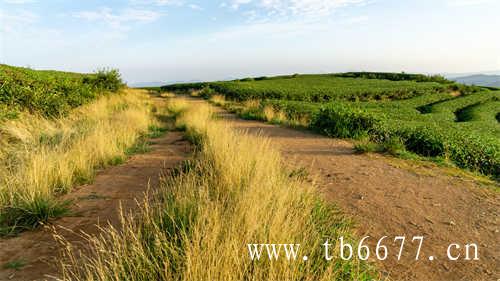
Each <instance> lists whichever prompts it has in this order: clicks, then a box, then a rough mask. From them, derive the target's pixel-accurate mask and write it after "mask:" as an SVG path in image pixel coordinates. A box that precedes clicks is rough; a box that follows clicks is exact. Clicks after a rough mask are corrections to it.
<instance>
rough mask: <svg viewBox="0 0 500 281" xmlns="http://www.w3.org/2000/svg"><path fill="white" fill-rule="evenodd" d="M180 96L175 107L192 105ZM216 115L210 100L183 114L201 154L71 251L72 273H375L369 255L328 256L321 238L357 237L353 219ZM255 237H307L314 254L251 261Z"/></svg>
mask: <svg viewBox="0 0 500 281" xmlns="http://www.w3.org/2000/svg"><path fill="white" fill-rule="evenodd" d="M176 103H177V101H174V102H171V103H170V106H171V107H172V108H173V112H177V110H178V108H182V107H184V105H185V101H180V102H179V104H176ZM211 116H212V110H211V108H210V107H208V106H207V105H203V104H200V105H198V104H197V105H196V106H192V107H190V108H189V109H188V110H187V111H186V112H184V113H183V114H181V115H180V116H179V118H178V120H177V125H178V126H179V127H183V128H186V130H187V132H186V133H187V135H188V136H191V137H192V138H195V139H197V140H198V141H199V142H198V143H199V151H198V153H197V157H195V159H194V160H192V161H190V162H189V163H186V164H185V165H184V166H183V167H181V168H180V169H179V170H178V171H177V172H176V173H173V174H171V175H169V176H167V177H166V178H165V179H164V180H163V182H162V185H161V190H159V192H158V194H156V195H154V196H153V197H152V199H150V200H148V201H145V202H143V205H141V209H142V210H143V211H142V212H141V213H140V214H139V215H138V216H136V217H135V218H131V216H123V230H122V231H117V230H114V229H108V230H106V231H105V233H104V234H103V235H102V236H100V237H91V238H89V241H90V244H91V248H92V249H93V250H92V253H91V254H90V255H87V256H86V257H85V258H84V259H83V261H82V260H81V259H79V258H76V255H75V254H74V253H71V251H69V257H70V261H72V262H70V263H66V264H65V265H64V272H65V279H66V280H131V281H133V280H306V281H307V280H311V281H312V280H371V279H370V276H369V273H368V269H367V266H366V265H365V264H364V263H362V262H359V261H357V260H353V261H341V260H340V259H335V260H332V261H329V262H327V261H325V260H324V259H323V257H322V254H323V253H322V248H321V246H320V244H321V243H324V242H325V240H326V238H330V240H335V239H337V238H338V237H339V236H340V235H343V236H345V237H346V238H348V239H350V236H351V235H350V232H349V224H348V222H347V221H346V219H345V218H344V217H343V216H342V215H340V214H339V213H338V212H337V211H336V210H335V209H334V208H333V207H332V206H330V205H328V204H326V203H325V202H323V201H322V200H321V199H320V196H319V195H318V194H317V193H316V190H315V189H314V188H313V187H311V186H309V185H308V184H306V183H304V182H302V181H301V180H300V179H298V178H295V177H291V176H290V174H289V173H286V172H284V171H283V165H282V162H281V161H282V160H281V158H280V154H279V152H278V150H276V149H275V148H273V147H271V145H270V142H269V140H268V139H266V138H262V137H254V136H250V135H246V134H244V133H241V132H237V131H235V130H232V129H231V128H230V127H229V125H228V124H227V123H225V122H224V121H216V120H213V119H212V118H211ZM248 243H300V244H301V249H303V250H302V252H301V254H302V255H305V254H307V255H308V256H309V261H307V262H304V261H302V255H300V256H299V257H300V258H299V260H297V261H286V260H285V259H284V258H283V259H281V260H279V261H272V262H271V261H269V260H260V261H252V260H251V259H250V258H249V254H248V251H247V244H248ZM334 253H335V252H334ZM334 255H335V254H334ZM337 256H338V255H337Z"/></svg>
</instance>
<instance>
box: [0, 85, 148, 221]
mask: <svg viewBox="0 0 500 281" xmlns="http://www.w3.org/2000/svg"><path fill="white" fill-rule="evenodd" d="M148 99H149V97H148V96H147V95H146V94H145V93H138V91H134V92H133V93H132V92H130V90H126V92H125V93H123V94H115V95H109V96H104V97H102V98H100V99H99V100H97V101H95V102H93V103H91V104H88V105H85V106H82V107H80V108H78V109H75V110H74V111H72V112H71V113H70V114H69V116H67V117H64V118H61V119H56V120H53V119H46V118H43V117H40V116H34V115H29V114H24V115H22V116H21V117H20V118H18V119H17V120H13V121H9V122H6V123H4V124H2V125H1V126H0V137H1V139H0V211H1V212H2V213H1V214H0V222H1V223H2V224H4V226H5V224H12V223H16V222H15V221H11V222H10V223H9V222H7V221H5V220H7V219H8V220H15V219H16V218H15V217H13V218H6V214H7V213H8V212H12V211H16V210H17V211H16V212H18V213H19V212H21V213H22V211H30V210H23V208H24V209H26V208H27V209H29V208H31V207H30V206H35V205H39V202H48V201H50V200H51V199H53V198H54V197H55V196H56V195H57V194H60V193H65V192H68V191H69V190H70V189H71V187H72V186H73V185H75V184H78V183H83V182H88V181H91V180H92V178H93V176H94V172H95V170H96V169H97V168H102V167H105V166H107V165H110V164H115V163H117V162H120V161H122V160H123V159H124V158H125V156H126V150H127V148H130V147H131V146H133V145H134V144H135V143H136V141H137V140H138V138H139V137H140V135H141V134H143V133H145V132H147V130H148V127H149V126H151V125H153V124H154V123H155V122H156V121H155V120H154V118H153V116H152V114H151V112H150V110H151V104H150V103H149V102H148ZM2 220H4V221H2Z"/></svg>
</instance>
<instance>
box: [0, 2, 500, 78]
mask: <svg viewBox="0 0 500 281" xmlns="http://www.w3.org/2000/svg"><path fill="white" fill-rule="evenodd" d="M499 11H500V1H499V0H413V1H412V0H220V1H219V0H214V1H204V0H122V1H95V0H85V1H69V0H0V62H1V63H7V64H12V65H18V66H30V67H32V68H36V69H60V70H69V71H81V72H89V71H93V70H96V69H98V68H102V67H112V68H119V69H120V71H121V72H122V74H123V76H124V78H125V79H126V80H127V81H128V82H139V81H176V80H183V81H189V80H215V79H227V78H235V77H244V76H253V75H273V74H285V73H323V72H339V71H353V70H365V71H397V72H399V71H407V72H423V73H456V72H476V71H487V70H500V36H499V34H500V32H499V30H500V16H498V12H499Z"/></svg>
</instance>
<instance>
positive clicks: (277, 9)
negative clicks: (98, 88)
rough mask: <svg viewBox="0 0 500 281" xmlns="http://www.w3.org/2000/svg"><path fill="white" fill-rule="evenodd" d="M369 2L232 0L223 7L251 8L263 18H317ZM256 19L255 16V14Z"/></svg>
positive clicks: (336, 0)
mask: <svg viewBox="0 0 500 281" xmlns="http://www.w3.org/2000/svg"><path fill="white" fill-rule="evenodd" d="M367 2H368V1H367V0H232V1H231V2H228V3H227V2H224V3H223V4H222V6H224V7H230V8H232V9H234V10H238V9H240V8H243V7H245V8H249V9H252V10H254V11H259V12H260V15H261V16H262V17H267V18H269V17H273V18H276V17H288V18H291V17H296V18H299V17H302V18H315V17H325V16H329V15H331V14H332V13H333V12H334V11H335V10H337V9H339V8H342V7H347V6H355V5H365V4H366V3H367ZM253 16H254V17H255V14H253Z"/></svg>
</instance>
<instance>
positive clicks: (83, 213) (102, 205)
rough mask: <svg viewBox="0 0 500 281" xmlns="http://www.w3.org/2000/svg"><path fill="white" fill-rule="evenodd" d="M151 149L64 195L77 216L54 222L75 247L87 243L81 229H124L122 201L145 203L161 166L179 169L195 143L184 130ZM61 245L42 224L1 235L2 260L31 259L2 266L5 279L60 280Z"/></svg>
mask: <svg viewBox="0 0 500 281" xmlns="http://www.w3.org/2000/svg"><path fill="white" fill-rule="evenodd" d="M150 148H151V150H150V152H147V153H145V154H138V155H134V156H132V157H131V158H129V159H128V160H127V161H126V162H125V163H124V164H123V165H119V166H114V167H111V168H108V169H106V170H103V171H100V172H98V174H97V176H96V178H95V181H94V183H92V184H89V185H84V186H79V187H76V188H75V189H74V190H73V191H72V192H71V193H70V194H68V195H66V196H64V199H70V200H73V204H72V206H71V212H72V213H73V214H74V215H73V216H68V217H63V218H61V219H58V220H56V221H53V222H52V223H51V224H52V226H53V227H55V229H56V230H57V232H58V234H60V235H62V236H63V237H64V238H65V239H66V240H67V241H68V242H70V243H71V244H72V245H73V246H76V247H78V246H81V247H83V245H84V244H85V243H84V242H85V241H84V239H83V238H82V237H81V236H80V235H77V234H80V233H81V232H85V233H87V234H97V233H98V231H99V229H98V227H97V225H100V226H102V227H106V226H108V225H109V224H111V225H113V226H114V227H118V228H119V225H120V222H119V207H120V205H121V206H122V208H123V210H125V211H133V209H134V208H138V206H137V204H136V200H138V201H139V202H140V201H141V199H142V198H143V196H144V193H145V192H146V191H147V190H148V188H151V189H154V188H156V187H157V186H158V184H159V178H160V174H161V173H162V171H165V170H168V169H172V168H174V167H175V166H177V165H178V164H179V163H180V162H181V161H182V160H184V159H187V157H189V155H190V153H191V147H190V144H189V143H188V142H187V141H186V140H184V138H183V134H182V133H179V132H168V133H166V135H164V136H162V137H160V138H157V139H152V140H151V145H150ZM148 186H149V187H148ZM65 229H67V230H70V231H66V230H65ZM61 247H62V246H61V245H60V244H58V243H57V242H56V241H55V240H54V238H53V233H52V231H50V229H43V228H40V229H38V230H35V231H30V232H25V233H21V234H20V235H19V236H18V237H14V238H8V239H0V265H4V264H5V263H7V262H12V261H22V262H23V263H25V264H26V265H25V266H24V267H22V268H21V269H19V270H14V269H5V268H3V267H0V280H2V281H3V280H19V281H21V280H22V281H28V280H55V279H54V278H53V277H52V276H55V277H57V276H58V275H59V272H58V270H59V261H60V258H59V253H60V250H61Z"/></svg>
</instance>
